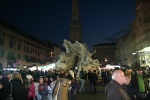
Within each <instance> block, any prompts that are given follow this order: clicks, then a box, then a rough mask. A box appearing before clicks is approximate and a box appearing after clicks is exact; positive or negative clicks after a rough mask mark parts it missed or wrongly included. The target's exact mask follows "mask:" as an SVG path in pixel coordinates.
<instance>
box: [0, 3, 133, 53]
mask: <svg viewBox="0 0 150 100" xmlns="http://www.w3.org/2000/svg"><path fill="white" fill-rule="evenodd" d="M71 13H72V0H0V18H1V19H4V20H6V21H7V22H9V23H11V24H13V25H15V26H17V27H18V28H20V29H22V30H23V31H24V32H27V33H29V34H31V35H33V36H35V37H36V38H38V39H40V40H49V41H51V42H54V43H56V44H58V45H60V46H62V44H63V40H64V39H67V40H69V28H70V27H69V23H70V22H71V16H72V14H71ZM79 15H80V21H81V24H82V33H83V38H82V39H83V40H82V41H83V43H86V44H87V46H88V48H89V49H90V51H92V46H93V45H97V44H99V43H102V42H105V41H106V40H107V39H108V38H110V37H111V36H114V34H116V33H118V32H121V31H122V29H124V28H125V27H128V26H129V25H130V24H131V23H132V21H133V20H134V19H135V0H79Z"/></svg>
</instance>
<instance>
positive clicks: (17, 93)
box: [11, 79, 28, 100]
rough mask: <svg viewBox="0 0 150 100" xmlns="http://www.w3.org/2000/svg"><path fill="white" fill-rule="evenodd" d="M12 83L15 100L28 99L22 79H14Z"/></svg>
mask: <svg viewBox="0 0 150 100" xmlns="http://www.w3.org/2000/svg"><path fill="white" fill-rule="evenodd" d="M11 84H12V97H13V99H14V100H27V97H28V96H27V91H26V90H25V87H24V85H23V83H22V81H21V80H18V79H14V80H12V81H11Z"/></svg>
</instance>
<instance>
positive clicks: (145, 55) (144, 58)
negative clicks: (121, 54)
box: [138, 46, 150, 67]
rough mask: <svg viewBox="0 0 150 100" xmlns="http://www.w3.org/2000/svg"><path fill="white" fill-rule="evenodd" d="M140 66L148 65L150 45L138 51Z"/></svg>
mask: <svg viewBox="0 0 150 100" xmlns="http://www.w3.org/2000/svg"><path fill="white" fill-rule="evenodd" d="M138 54H139V60H140V66H141V67H150V46H149V47H146V48H144V49H142V50H139V51H138Z"/></svg>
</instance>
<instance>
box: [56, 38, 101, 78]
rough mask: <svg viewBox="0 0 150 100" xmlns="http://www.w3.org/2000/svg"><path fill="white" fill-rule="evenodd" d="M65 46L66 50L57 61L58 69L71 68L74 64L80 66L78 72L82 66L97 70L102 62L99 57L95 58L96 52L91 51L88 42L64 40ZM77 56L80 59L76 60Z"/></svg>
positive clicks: (86, 68)
mask: <svg viewBox="0 0 150 100" xmlns="http://www.w3.org/2000/svg"><path fill="white" fill-rule="evenodd" d="M63 46H64V47H65V49H66V52H62V53H61V54H60V56H59V60H58V61H57V62H56V69H70V68H72V67H74V66H77V67H78V74H77V77H78V75H79V72H80V71H81V69H82V68H84V69H85V70H97V69H98V67H99V66H100V63H99V61H98V60H97V59H93V58H92V55H93V54H94V53H95V52H96V51H95V52H93V53H90V52H89V50H88V48H87V46H86V44H83V43H80V42H78V41H75V42H74V43H71V42H70V41H68V40H64V43H63ZM76 58H78V61H77V62H76Z"/></svg>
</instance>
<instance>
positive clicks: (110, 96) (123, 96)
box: [105, 70, 131, 100]
mask: <svg viewBox="0 0 150 100" xmlns="http://www.w3.org/2000/svg"><path fill="white" fill-rule="evenodd" d="M124 83H125V77H124V73H123V71H121V70H116V71H114V72H113V74H112V80H111V81H110V82H109V83H108V84H107V86H106V89H105V94H106V95H107V100H131V99H130V97H129V95H128V94H127V93H126V91H125V90H124V89H123V88H122V86H121V85H123V84H124Z"/></svg>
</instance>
